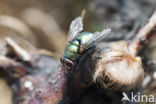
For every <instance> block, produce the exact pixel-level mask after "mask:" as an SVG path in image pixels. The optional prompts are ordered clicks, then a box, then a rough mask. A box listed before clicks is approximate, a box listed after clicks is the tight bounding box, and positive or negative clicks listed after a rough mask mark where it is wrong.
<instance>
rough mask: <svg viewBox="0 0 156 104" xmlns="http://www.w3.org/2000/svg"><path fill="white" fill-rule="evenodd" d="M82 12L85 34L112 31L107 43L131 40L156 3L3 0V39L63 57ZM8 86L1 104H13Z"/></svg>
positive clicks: (2, 86) (0, 94)
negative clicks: (73, 21) (84, 12)
mask: <svg viewBox="0 0 156 104" xmlns="http://www.w3.org/2000/svg"><path fill="white" fill-rule="evenodd" d="M83 9H85V10H86V15H85V18H84V31H90V32H95V31H101V30H102V29H103V28H112V33H111V35H109V37H108V38H107V39H106V41H114V40H121V39H124V40H129V39H132V38H133V37H134V35H135V33H136V32H137V31H138V29H139V28H140V27H141V26H142V25H144V24H145V23H146V22H147V21H148V19H149V17H150V16H151V15H152V13H153V11H154V10H155V9H156V0H0V40H3V39H4V38H5V37H8V36H9V37H11V38H13V40H15V41H16V42H17V43H19V44H23V43H24V44H27V45H29V46H33V47H37V48H40V49H47V50H49V51H51V52H53V53H57V54H58V55H59V56H61V55H62V53H63V51H64V48H65V46H66V37H67V34H68V29H69V25H70V23H71V21H72V20H73V19H74V18H75V17H77V16H80V15H81V12H82V10H83ZM151 47H153V46H151ZM29 48H30V47H29ZM152 49H153V48H152ZM155 53H156V52H155ZM150 57H152V56H150ZM6 86H7V85H6V83H5V82H4V81H3V80H2V81H1V80H0V104H11V103H10V100H6V99H11V97H10V95H11V91H10V89H9V88H8V87H6ZM6 91H7V92H6ZM4 96H6V98H5V99H4Z"/></svg>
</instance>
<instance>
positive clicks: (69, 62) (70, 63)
mask: <svg viewBox="0 0 156 104" xmlns="http://www.w3.org/2000/svg"><path fill="white" fill-rule="evenodd" d="M65 60H66V65H67V66H70V67H72V66H73V65H74V64H73V62H72V61H71V60H69V59H65Z"/></svg>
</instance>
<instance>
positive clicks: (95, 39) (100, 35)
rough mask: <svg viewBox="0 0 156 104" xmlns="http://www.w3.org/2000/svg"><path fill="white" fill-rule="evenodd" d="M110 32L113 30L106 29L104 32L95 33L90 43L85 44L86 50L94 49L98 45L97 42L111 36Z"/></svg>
mask: <svg viewBox="0 0 156 104" xmlns="http://www.w3.org/2000/svg"><path fill="white" fill-rule="evenodd" d="M110 32H111V29H104V30H103V31H102V32H95V33H93V37H92V38H91V39H90V42H88V43H87V44H85V48H86V49H88V48H90V47H92V46H93V45H94V44H96V43H97V42H99V41H101V40H103V39H104V38H105V37H106V36H108V35H109V33H110Z"/></svg>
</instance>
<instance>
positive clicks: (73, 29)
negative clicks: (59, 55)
mask: <svg viewBox="0 0 156 104" xmlns="http://www.w3.org/2000/svg"><path fill="white" fill-rule="evenodd" d="M82 30H83V23H82V18H81V17H77V18H75V19H74V20H73V21H72V23H71V25H70V28H69V34H68V38H67V41H68V42H71V41H72V40H73V39H74V38H75V37H76V36H77V35H78V33H79V32H81V31H82Z"/></svg>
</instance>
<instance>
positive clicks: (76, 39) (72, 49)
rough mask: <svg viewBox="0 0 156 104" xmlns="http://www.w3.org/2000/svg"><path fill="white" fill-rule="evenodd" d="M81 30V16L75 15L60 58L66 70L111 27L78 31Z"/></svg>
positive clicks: (108, 31) (103, 36) (104, 35)
mask: <svg viewBox="0 0 156 104" xmlns="http://www.w3.org/2000/svg"><path fill="white" fill-rule="evenodd" d="M82 30H83V23H82V17H77V18H75V19H74V20H73V21H72V23H71V25H70V28H69V35H68V38H67V41H68V45H67V47H66V49H65V51H64V55H63V56H62V57H61V59H60V60H61V63H62V65H63V67H64V68H65V69H66V70H70V69H72V67H73V66H74V64H75V63H76V62H77V60H78V58H79V56H80V55H82V54H83V53H84V52H85V51H86V50H87V49H88V48H91V47H92V46H93V45H95V44H96V43H97V42H99V41H100V40H102V39H104V38H105V37H106V36H107V35H108V34H109V33H110V32H111V29H104V30H103V31H102V32H95V33H90V32H82V33H80V32H81V31H82Z"/></svg>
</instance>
